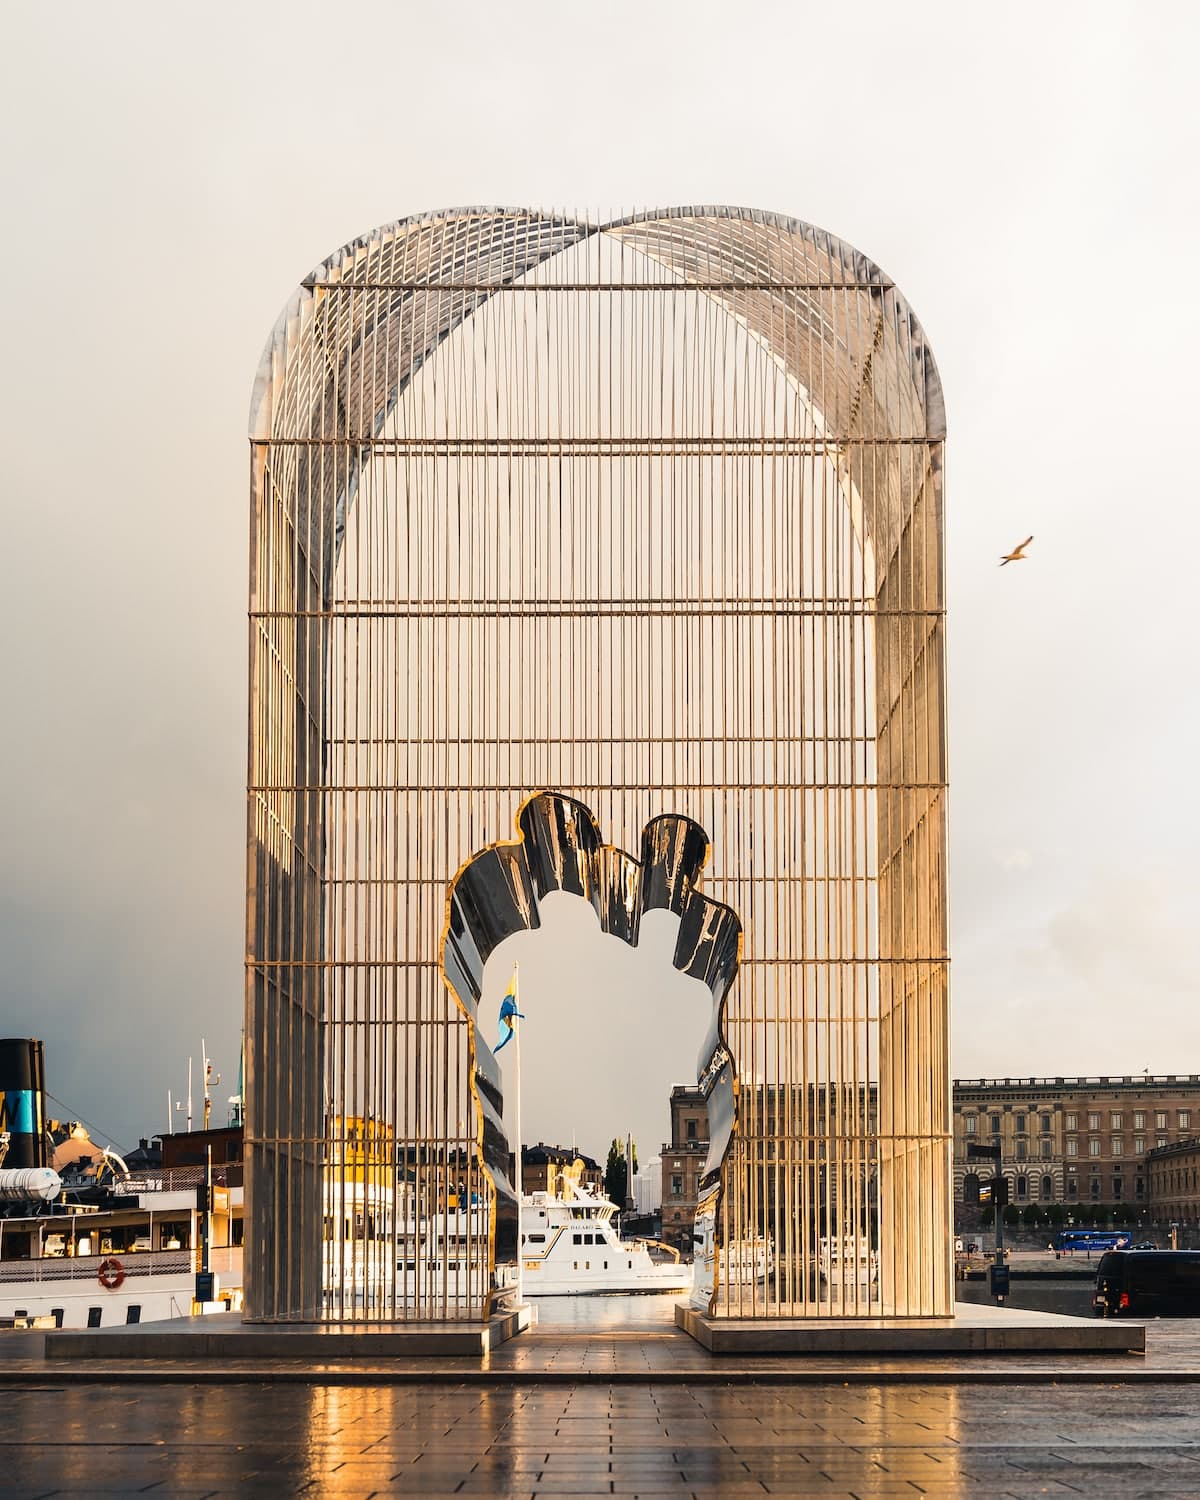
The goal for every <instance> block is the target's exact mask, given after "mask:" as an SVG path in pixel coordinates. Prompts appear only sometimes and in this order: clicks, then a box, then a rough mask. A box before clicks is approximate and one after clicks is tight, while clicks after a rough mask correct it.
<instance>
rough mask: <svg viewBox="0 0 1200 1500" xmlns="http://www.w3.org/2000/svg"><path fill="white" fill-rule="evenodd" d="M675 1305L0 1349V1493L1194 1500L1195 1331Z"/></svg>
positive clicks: (1199, 1378)
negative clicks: (807, 1351)
mask: <svg viewBox="0 0 1200 1500" xmlns="http://www.w3.org/2000/svg"><path fill="white" fill-rule="evenodd" d="M673 1301H674V1299H658V1298H630V1299H619V1300H616V1299H613V1300H608V1301H605V1302H600V1301H599V1300H597V1299H589V1300H588V1301H587V1302H583V1301H576V1300H573V1299H561V1300H558V1299H556V1300H555V1301H554V1302H552V1303H543V1304H542V1308H541V1321H540V1324H539V1326H538V1328H537V1329H536V1330H534V1331H533V1332H532V1333H530V1334H526V1335H523V1336H522V1337H520V1338H518V1339H515V1340H513V1341H512V1342H511V1343H509V1344H505V1345H503V1346H502V1347H501V1348H500V1349H498V1350H496V1351H494V1352H493V1353H492V1354H491V1355H490V1356H488V1357H487V1358H486V1359H483V1360H480V1359H476V1360H474V1361H470V1360H443V1359H426V1360H423V1361H422V1360H411V1359H410V1360H404V1361H390V1362H388V1361H380V1362H379V1363H378V1365H373V1364H372V1363H369V1362H359V1363H357V1364H353V1365H351V1364H349V1363H347V1364H345V1365H329V1366H325V1367H323V1368H320V1369H313V1368H312V1367H307V1366H305V1365H303V1363H302V1362H300V1361H275V1362H258V1363H257V1364H255V1363H254V1362H242V1361H231V1362H227V1363H225V1364H222V1365H219V1366H218V1365H216V1364H215V1362H212V1361H209V1362H205V1361H203V1360H191V1361H170V1362H168V1361H150V1362H146V1361H130V1362H128V1363H127V1364H126V1365H125V1366H123V1367H117V1366H114V1367H112V1368H105V1366H104V1365H100V1366H99V1367H97V1366H96V1362H94V1361H79V1362H77V1363H73V1364H71V1365H70V1366H67V1367H64V1366H62V1365H60V1364H57V1363H56V1362H45V1361H43V1360H41V1359H40V1358H34V1357H31V1356H29V1355H28V1354H24V1353H22V1352H21V1350H22V1347H24V1346H22V1345H21V1344H20V1343H18V1342H16V1341H13V1342H8V1343H5V1341H4V1340H2V1339H0V1414H2V1416H3V1421H0V1500H18V1497H20V1500H33V1497H35V1496H41V1497H47V1500H49V1497H50V1496H96V1497H100V1496H117V1495H123V1496H132V1495H149V1496H157V1497H178V1500H201V1497H216V1496H222V1497H226V1496H229V1497H232V1496H251V1497H257V1496H290V1495H297V1496H309V1497H317V1496H330V1497H331V1500H343V1497H358V1500H366V1497H368V1496H387V1495H413V1496H422V1497H432V1496H443V1495H445V1496H448V1495H464V1496H470V1495H495V1496H547V1497H549V1496H566V1495H576V1496H580V1497H584V1496H591V1495H618V1496H631V1497H632V1496H640V1495H646V1496H650V1495H653V1496H662V1495H674V1496H679V1497H686V1496H696V1497H704V1500H707V1497H710V1496H711V1497H717V1496H722V1497H723V1496H743V1495H764V1494H773V1495H793V1496H831V1497H842V1496H855V1497H858V1500H868V1497H876V1496H878V1497H885V1496H887V1497H892V1496H914V1495H921V1494H928V1495H933V1496H943V1497H950V1496H978V1497H980V1500H985V1497H986V1500H991V1497H993V1496H998V1497H1026V1496H1035V1495H1036V1496H1046V1495H1050V1496H1081V1495H1085V1496H1098V1497H1105V1496H1120V1497H1121V1500H1136V1497H1139V1496H1146V1497H1151V1496H1152V1497H1154V1500H1172V1497H1182V1496H1189V1497H1196V1496H1200V1320H1195V1321H1191V1322H1187V1321H1171V1322H1167V1321H1164V1322H1161V1323H1151V1324H1150V1325H1149V1327H1148V1329H1147V1352H1146V1354H1145V1356H1131V1355H1124V1356H1119V1357H1112V1356H1088V1357H1084V1358H1076V1359H1073V1360H1072V1359H1068V1358H1064V1357H1061V1356H1059V1357H1042V1358H1037V1357H1034V1356H1018V1357H1003V1356H1000V1357H997V1356H987V1357H983V1358H974V1359H963V1358H954V1359H950V1358H944V1359H929V1358H920V1359H914V1358H910V1359H892V1360H886V1361H880V1360H875V1361H869V1360H864V1359H848V1358H842V1359H836V1358H823V1359H812V1358H810V1359H803V1358H799V1359H798V1358H795V1357H791V1356H787V1357H776V1358H773V1359H772V1358H759V1359H755V1360H746V1359H741V1358H738V1359H728V1358H727V1359H720V1358H715V1357H714V1356H712V1355H709V1354H707V1353H706V1352H705V1351H704V1350H703V1349H702V1348H700V1347H699V1346H698V1345H697V1344H695V1343H694V1342H693V1341H692V1340H691V1339H689V1338H688V1337H687V1336H686V1335H685V1334H682V1333H680V1332H679V1331H678V1330H676V1329H675V1328H674V1327H673V1326H671V1324H670V1323H669V1321H668V1319H669V1316H670V1312H671V1307H672V1306H673ZM85 1366H87V1367H89V1368H87V1369H86V1370H85V1368H84V1367H85Z"/></svg>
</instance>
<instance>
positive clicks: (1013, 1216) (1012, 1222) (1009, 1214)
mask: <svg viewBox="0 0 1200 1500" xmlns="http://www.w3.org/2000/svg"><path fill="white" fill-rule="evenodd" d="M1004 1222H1005V1224H1007V1225H1009V1226H1010V1227H1013V1228H1015V1227H1016V1225H1018V1224H1019V1223H1020V1222H1021V1210H1020V1209H1019V1208H1018V1207H1017V1205H1016V1204H1015V1203H1010V1204H1009V1205H1008V1207H1007V1208H1006V1209H1005V1210H1004Z"/></svg>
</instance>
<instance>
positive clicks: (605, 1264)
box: [604, 1261, 608, 1271]
mask: <svg viewBox="0 0 1200 1500" xmlns="http://www.w3.org/2000/svg"><path fill="white" fill-rule="evenodd" d="M604 1269H605V1270H606V1271H607V1270H608V1262H607V1261H605V1262H604Z"/></svg>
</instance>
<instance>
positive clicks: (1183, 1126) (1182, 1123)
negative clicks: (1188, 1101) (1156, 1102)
mask: <svg viewBox="0 0 1200 1500" xmlns="http://www.w3.org/2000/svg"><path fill="white" fill-rule="evenodd" d="M1179 1128H1180V1130H1190V1129H1191V1128H1192V1112H1191V1110H1190V1109H1181V1110H1180V1111H1179Z"/></svg>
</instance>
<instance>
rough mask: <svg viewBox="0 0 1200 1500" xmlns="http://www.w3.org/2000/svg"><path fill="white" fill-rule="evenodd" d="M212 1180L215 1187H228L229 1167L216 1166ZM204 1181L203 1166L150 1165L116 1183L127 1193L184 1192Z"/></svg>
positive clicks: (117, 1180)
mask: <svg viewBox="0 0 1200 1500" xmlns="http://www.w3.org/2000/svg"><path fill="white" fill-rule="evenodd" d="M238 1169H239V1170H240V1163H239V1164H238ZM212 1180H213V1186H214V1187H228V1186H229V1185H230V1183H229V1168H228V1167H227V1166H219V1167H214V1168H213V1169H212ZM239 1181H240V1178H239ZM203 1182H204V1168H203V1167H150V1168H147V1169H144V1170H141V1171H137V1172H131V1173H130V1174H129V1176H128V1177H118V1178H117V1179H116V1180H115V1184H114V1185H115V1186H116V1187H118V1188H119V1189H120V1190H121V1191H122V1192H125V1193H182V1192H186V1191H187V1190H188V1189H189V1188H197V1187H200V1186H201V1184H202V1183H203Z"/></svg>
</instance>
